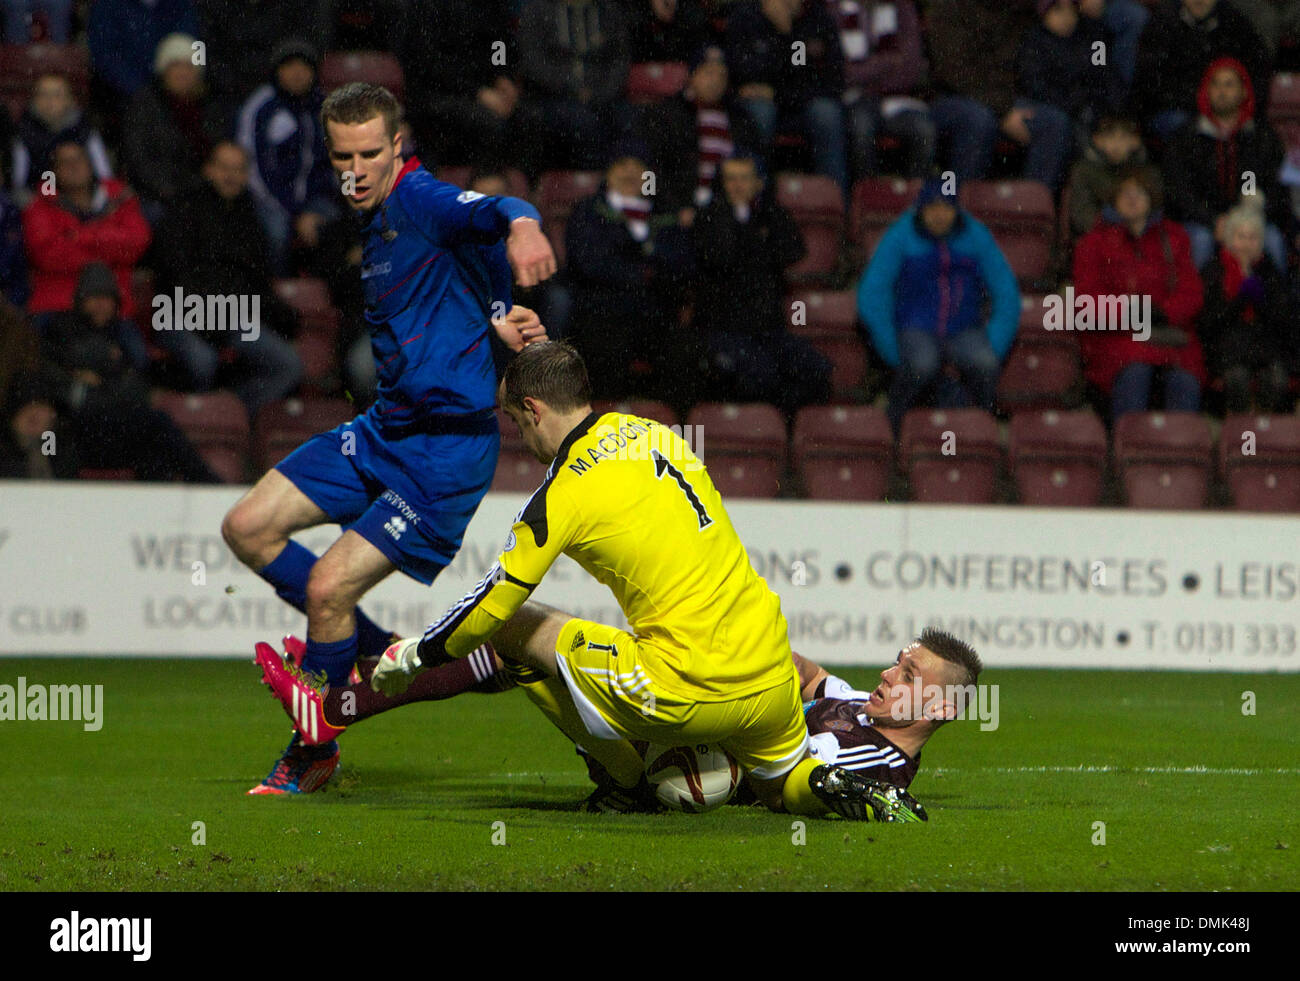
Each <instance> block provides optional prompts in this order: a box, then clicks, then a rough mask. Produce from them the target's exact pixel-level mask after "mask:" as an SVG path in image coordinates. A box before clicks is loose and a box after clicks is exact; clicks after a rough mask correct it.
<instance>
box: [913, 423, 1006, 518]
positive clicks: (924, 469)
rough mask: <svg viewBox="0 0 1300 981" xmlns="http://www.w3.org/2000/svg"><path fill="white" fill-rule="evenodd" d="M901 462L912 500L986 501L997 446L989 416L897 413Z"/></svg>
mask: <svg viewBox="0 0 1300 981" xmlns="http://www.w3.org/2000/svg"><path fill="white" fill-rule="evenodd" d="M900 443H901V450H902V454H903V464H904V467H905V469H906V470H907V474H908V479H909V481H910V482H911V485H912V497H913V499H914V500H917V501H923V502H926V503H943V504H989V503H991V502H992V501H993V497H994V493H995V491H996V482H997V474H998V466H999V464H1000V463H1001V460H1002V444H1001V440H1000V438H999V436H998V425H997V422H996V421H995V420H994V418H993V416H991V415H990V414H989V413H987V412H984V411H983V410H981V409H912V410H911V411H910V412H908V413H907V415H905V416H904V417H903V427H902V435H901V439H900Z"/></svg>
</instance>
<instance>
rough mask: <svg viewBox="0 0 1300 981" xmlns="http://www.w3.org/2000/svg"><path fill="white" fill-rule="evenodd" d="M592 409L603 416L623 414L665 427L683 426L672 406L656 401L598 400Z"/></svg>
mask: <svg viewBox="0 0 1300 981" xmlns="http://www.w3.org/2000/svg"><path fill="white" fill-rule="evenodd" d="M591 407H592V408H593V409H595V410H596V411H597V412H599V413H602V414H604V413H606V412H622V413H625V414H627V415H630V416H640V417H641V418H642V419H653V420H654V421H655V422H661V423H663V424H664V425H665V426H677V425H680V424H681V419H680V418H679V417H678V415H677V413H676V412H674V411H673V408H672V406H670V405H667V404H665V403H663V402H658V401H656V400H655V399H622V400H619V401H614V400H612V399H598V400H597V401H595V402H593V403H592V405H591Z"/></svg>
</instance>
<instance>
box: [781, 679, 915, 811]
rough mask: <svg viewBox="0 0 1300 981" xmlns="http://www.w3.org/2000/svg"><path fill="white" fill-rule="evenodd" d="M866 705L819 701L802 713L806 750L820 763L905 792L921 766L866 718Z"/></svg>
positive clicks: (840, 700)
mask: <svg viewBox="0 0 1300 981" xmlns="http://www.w3.org/2000/svg"><path fill="white" fill-rule="evenodd" d="M865 709H866V703H865V702H862V701H846V700H844V699H840V698H820V699H818V700H817V701H815V702H813V703H812V705H811V707H809V709H808V711H807V712H806V713H804V720H805V722H807V724H808V735H809V736H810V737H811V739H810V740H809V751H810V752H811V753H812V755H813V756H815V757H816V758H817V759H819V760H821V761H822V762H823V763H833V764H834V765H836V766H842V767H843V768H844V769H846V770H855V771H857V772H858V773H861V774H862V775H863V776H865V777H870V778H872V779H873V780H879V781H881V782H882V783H888V784H892V785H893V786H895V787H900V788H903V789H906V787H907V785H908V784H909V783H911V782H912V778H913V777H914V776H916V771H917V768H918V767H920V765H921V757H920V754H917V756H916V758H915V759H913V758H912V757H910V756H908V755H907V754H906V753H904V752H903V751H902V750H901V749H899V748H898V747H897V746H895V745H894V744H893V743H892V742H890V741H889V739H888V737H886V736H885V734H884V732H883V731H882V730H881V729H879V728H877V727H876V726H875V725H874V724H873V723H872V721H871V720H870V719H869V718H867V716H866V713H865Z"/></svg>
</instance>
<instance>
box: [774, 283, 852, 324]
mask: <svg viewBox="0 0 1300 981" xmlns="http://www.w3.org/2000/svg"><path fill="white" fill-rule="evenodd" d="M796 303H802V304H803V306H802V307H796V306H794V304H796ZM786 307H787V309H788V310H789V311H790V324H791V325H792V326H793V327H794V329H795V330H799V329H801V328H806V329H808V330H815V331H817V332H822V333H833V334H849V335H853V334H856V333H857V326H858V295H857V293H856V291H854V290H815V289H813V290H796V291H795V292H793V293H791V294H790V296H789V297H788V298H787V302H786ZM800 320H802V321H803V322H802V323H800V322H799V321H800Z"/></svg>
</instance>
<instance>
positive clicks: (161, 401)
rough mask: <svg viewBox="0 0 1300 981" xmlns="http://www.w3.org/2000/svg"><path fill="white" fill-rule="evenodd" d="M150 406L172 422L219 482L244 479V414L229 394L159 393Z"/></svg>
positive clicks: (246, 446)
mask: <svg viewBox="0 0 1300 981" xmlns="http://www.w3.org/2000/svg"><path fill="white" fill-rule="evenodd" d="M153 404H154V407H155V408H158V409H162V410H163V411H164V412H166V413H167V414H168V415H169V416H171V417H172V419H173V420H175V422H176V425H177V426H179V427H180V428H181V430H182V432H184V433H185V435H186V436H188V437H189V440H190V442H191V443H193V444H194V446H195V448H196V449H197V450H198V451H199V453H200V455H202V457H203V459H204V460H206V461H207V464H208V466H209V467H211V468H212V470H213V471H214V472H215V473H216V474H217V475H218V476H219V477H220V478H221V479H222V480H224V481H225V482H226V483H228V484H241V483H243V482H244V481H245V480H247V479H248V450H249V439H248V437H249V426H248V413H247V411H245V409H244V403H243V402H241V401H240V400H239V398H238V396H236V395H235V394H234V393H233V392H205V393H203V394H184V393H182V392H159V393H158V394H157V395H155V396H154V400H153Z"/></svg>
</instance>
